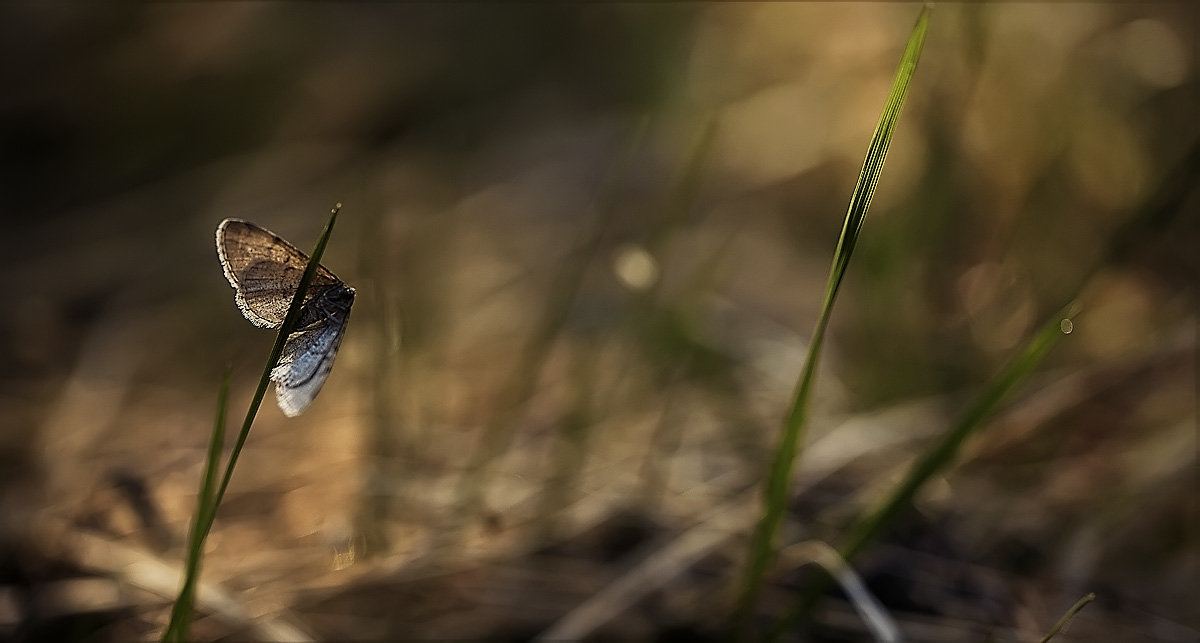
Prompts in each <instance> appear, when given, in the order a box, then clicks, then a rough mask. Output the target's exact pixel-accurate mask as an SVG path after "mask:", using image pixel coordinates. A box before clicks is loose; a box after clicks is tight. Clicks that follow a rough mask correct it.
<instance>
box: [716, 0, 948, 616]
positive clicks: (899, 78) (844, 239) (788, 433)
mask: <svg viewBox="0 0 1200 643" xmlns="http://www.w3.org/2000/svg"><path fill="white" fill-rule="evenodd" d="M928 23H929V7H928V6H925V7H923V8H922V9H921V14H920V15H919V16H918V17H917V22H916V24H915V25H914V26H913V29H912V32H911V34H910V35H909V38H908V44H907V46H906V47H905V50H904V54H903V56H902V57H901V59H900V66H899V69H898V70H897V71H896V76H895V80H894V81H893V83H892V89H891V92H890V93H889V94H888V99H887V103H886V104H885V105H884V108H883V113H882V114H881V115H880V117H879V122H878V124H877V125H876V127H875V134H874V136H872V138H871V144H870V147H869V148H868V150H867V155H866V159H865V160H864V162H863V166H862V170H861V172H860V173H859V177H858V183H857V184H856V185H855V187H854V192H853V194H852V195H851V198H850V204H849V206H848V208H847V211H846V217H845V220H844V222H843V224H842V232H841V235H840V237H839V238H838V243H837V248H836V249H835V251H834V255H833V265H832V267H831V269H830V272H829V281H828V283H827V285H826V287H825V297H824V301H823V302H822V305H821V313H820V316H819V317H818V318H817V323H816V326H815V327H814V329H813V333H812V338H811V340H810V342H809V345H808V354H807V356H806V357H805V360H804V367H803V370H802V372H801V374H800V379H799V382H798V383H797V386H796V390H795V393H794V395H793V397H792V403H791V406H790V408H789V410H788V413H787V416H786V418H785V420H784V426H783V435H782V437H781V439H780V443H779V445H778V447H777V448H776V449H775V454H774V458H773V460H772V462H771V466H770V469H769V470H768V474H767V479H766V483H765V486H764V494H763V495H764V503H765V507H764V510H763V514H762V517H761V519H760V520H759V523H758V527H757V528H756V530H755V533H754V536H753V538H752V542H751V548H750V556H749V561H748V563H747V565H746V571H745V574H744V576H743V581H742V588H741V594H740V598H739V602H738V606H737V631H738V636H739V638H743V639H744V638H746V637H747V636H749V634H750V630H749V628H750V620H751V617H752V615H753V613H754V609H755V606H756V604H757V602H758V596H759V593H760V592H761V590H762V584H763V580H764V577H765V575H766V571H767V568H768V567H769V566H770V563H771V560H772V558H773V557H774V541H775V535H776V534H777V533H778V531H779V526H780V524H781V523H782V522H783V516H784V513H785V510H786V507H787V500H788V490H789V489H790V487H791V478H792V470H793V469H794V467H795V463H796V460H797V459H798V457H799V451H800V446H801V444H802V443H803V436H804V428H805V420H806V418H807V415H808V402H809V397H810V395H811V392H812V388H813V383H814V381H815V380H816V372H817V365H818V363H819V361H820V357H821V347H822V346H823V344H824V340H825V332H826V329H827V328H828V326H829V318H830V316H831V314H832V311H833V303H834V300H835V299H836V298H837V293H838V289H839V288H840V287H841V283H842V278H843V277H844V276H845V274H846V269H847V267H848V266H849V264H850V257H851V255H852V253H853V252H854V246H855V244H856V243H857V241H858V236H859V233H860V231H861V230H862V226H863V223H864V222H865V221H866V216H867V211H868V209H869V208H870V205H871V200H872V198H873V197H874V194H875V188H876V186H877V185H878V184H879V177H880V174H881V172H882V170H883V163H884V160H885V158H886V157H887V151H888V147H889V145H890V144H891V140H892V135H893V133H894V131H895V128H896V122H897V120H898V119H899V117H900V110H901V108H902V107H903V105H904V99H905V97H906V96H907V94H908V86H909V83H910V81H911V80H912V76H913V73H914V72H915V71H916V66H917V61H918V60H919V59H920V56H921V49H922V47H923V45H924V43H925V33H926V30H927V28H928Z"/></svg>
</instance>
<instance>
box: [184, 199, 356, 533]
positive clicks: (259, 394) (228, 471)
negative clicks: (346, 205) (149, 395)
mask: <svg viewBox="0 0 1200 643" xmlns="http://www.w3.org/2000/svg"><path fill="white" fill-rule="evenodd" d="M341 211H342V204H341V203H338V204H337V205H335V206H334V207H333V210H332V211H331V212H330V213H329V221H328V222H327V223H326V224H325V229H324V230H322V231H321V237H320V238H319V239H317V245H316V246H314V247H313V251H312V254H310V255H309V256H308V265H307V266H305V267H304V275H303V276H301V277H300V286H299V287H298V288H296V294H295V295H293V296H292V303H291V306H290V307H289V308H288V312H287V316H285V317H284V318H283V325H282V326H280V327H279V334H278V335H276V337H275V345H274V346H273V347H271V354H270V355H269V356H267V363H266V366H264V367H263V372H262V377H260V378H259V380H258V388H257V389H255V390H254V398H253V399H251V400H250V408H248V409H246V418H245V420H243V421H242V429H241V431H239V432H238V437H237V441H236V442H234V444H233V450H232V451H230V453H229V464H228V465H226V466H225V475H224V476H222V478H221V486H220V487H219V488H218V489H217V495H216V498H215V499H214V500H215V502H214V503H213V508H214V511H213V515H211V516H209V519H208V526H209V527H211V526H212V520H213V518H215V517H216V511H215V509H216V507H217V506H219V505H220V504H221V499H222V498H224V497H225V490H226V489H227V488H228V487H229V480H230V478H232V477H233V467H234V465H236V464H237V461H238V456H239V455H240V454H241V452H242V447H243V446H244V445H245V444H246V438H247V437H248V436H249V435H250V425H251V424H253V423H254V418H255V416H257V415H258V408H259V407H260V406H261V405H262V401H263V396H264V395H266V393H267V385H268V384H270V383H271V369H272V368H274V367H275V363H276V362H278V361H279V356H280V355H282V354H283V344H284V342H286V341H287V338H288V335H291V334H292V330H294V329H295V328H296V321H297V320H298V319H299V318H300V308H301V306H300V304H301V303H303V302H304V294H305V293H306V292H308V286H309V284H311V283H312V280H313V276H314V275H316V274H317V266H320V265H321V255H323V254H325V244H327V243H328V242H329V235H330V234H332V233H333V224H334V223H336V222H337V216H338V213H339V212H341ZM204 533H205V534H207V533H208V529H207V528H206V529H205V532H204Z"/></svg>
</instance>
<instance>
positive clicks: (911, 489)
mask: <svg viewBox="0 0 1200 643" xmlns="http://www.w3.org/2000/svg"><path fill="white" fill-rule="evenodd" d="M1078 308H1079V307H1078V304H1076V303H1074V302H1072V303H1071V304H1068V305H1067V306H1066V307H1065V308H1063V309H1062V310H1060V311H1059V312H1058V314H1056V315H1054V316H1053V317H1051V318H1050V319H1049V320H1047V321H1046V322H1045V323H1044V324H1043V325H1042V327H1041V328H1040V329H1038V332H1037V333H1036V334H1034V336H1033V337H1032V338H1030V340H1029V342H1028V343H1026V344H1025V348H1024V349H1023V350H1022V351H1021V352H1020V353H1019V354H1018V355H1017V356H1016V357H1014V358H1013V359H1012V361H1010V362H1009V363H1008V364H1007V365H1006V366H1005V367H1004V368H1003V369H1002V370H1001V371H1000V372H999V373H998V374H996V376H995V377H993V378H992V380H991V382H990V383H989V384H988V386H987V388H986V389H984V391H983V393H981V394H980V395H979V397H978V398H976V399H975V401H974V402H973V403H972V404H971V406H969V407H967V410H966V411H965V412H964V413H963V414H962V416H960V417H959V418H958V421H956V422H955V423H954V424H953V425H952V426H951V428H950V430H949V431H947V432H946V433H945V435H943V436H942V438H941V439H940V440H939V441H938V442H937V444H935V445H933V447H931V448H930V449H929V450H927V451H925V453H924V454H923V455H922V456H921V458H920V459H919V460H917V462H916V463H915V464H914V465H913V466H912V468H911V469H909V472H908V474H907V475H906V476H905V477H904V480H903V481H902V482H901V483H900V485H899V486H897V487H896V488H895V489H894V490H893V491H892V493H891V495H890V496H888V498H887V499H885V500H884V501H883V502H882V503H881V504H880V505H879V506H878V507H877V508H876V509H875V510H874V511H872V512H871V513H869V514H868V515H867V516H866V517H865V518H862V519H861V520H859V521H858V523H857V524H856V525H855V526H854V527H852V528H851V531H850V537H849V538H848V539H847V540H846V542H845V544H843V545H842V547H841V549H840V550H839V551H840V553H841V555H842V558H843V559H844V560H845V561H846V562H847V563H850V562H852V561H853V560H854V558H855V557H856V556H858V554H860V553H861V552H862V551H863V549H864V548H866V546H867V545H869V544H870V543H871V542H873V541H874V540H875V539H876V538H877V537H878V536H879V534H880V533H882V532H883V530H884V529H885V528H886V527H887V526H888V525H889V524H891V522H892V521H893V520H894V519H895V518H896V516H897V515H898V514H899V513H900V512H901V511H902V510H903V509H904V508H905V507H907V506H908V505H909V503H911V502H912V499H913V497H914V496H916V493H917V491H919V490H920V489H921V487H922V486H924V485H925V483H926V482H928V481H929V479H930V478H932V477H933V476H934V475H935V474H936V473H938V472H939V471H942V470H943V469H945V468H946V467H948V466H949V465H950V464H951V463H952V462H953V461H954V457H955V456H956V455H957V454H958V449H959V447H961V446H962V444H963V442H965V441H966V439H967V438H968V437H970V436H971V435H972V434H974V433H975V431H976V430H977V429H979V428H980V427H982V426H983V424H984V420H986V419H987V418H988V416H990V415H991V414H992V412H993V411H994V410H996V407H998V406H999V405H1000V403H1001V402H1002V401H1003V400H1004V399H1005V398H1007V397H1008V396H1009V394H1011V393H1012V392H1013V391H1014V390H1015V389H1016V388H1017V386H1018V385H1019V384H1020V383H1021V382H1023V381H1025V379H1026V378H1028V377H1029V376H1030V375H1031V374H1032V373H1033V371H1034V369H1035V368H1036V367H1037V365H1038V364H1039V363H1040V362H1041V361H1042V358H1044V357H1045V356H1046V354H1047V353H1049V352H1050V349H1051V348H1053V347H1054V346H1055V345H1056V344H1057V343H1058V340H1059V339H1061V338H1062V336H1063V335H1066V334H1068V333H1070V332H1071V329H1072V328H1073V325H1074V322H1073V321H1072V320H1071V317H1072V316H1073V315H1075V314H1077V313H1078ZM829 580H830V579H829V578H828V577H824V579H823V581H820V582H816V583H814V584H813V585H811V586H810V587H809V588H808V590H807V591H805V593H804V594H803V595H802V596H801V598H800V599H799V600H798V602H797V604H796V606H795V607H794V608H793V609H792V610H791V611H790V612H789V613H788V615H787V616H786V617H785V618H784V619H783V620H782V621H781V622H780V623H779V624H778V626H777V627H776V629H775V634H776V635H779V634H782V633H783V632H785V631H787V630H788V629H790V628H791V627H792V626H793V625H794V624H795V623H796V622H797V621H799V620H800V619H801V618H803V617H804V616H806V615H807V614H808V613H809V612H810V611H811V610H812V608H813V606H815V605H816V602H817V599H818V598H820V596H821V594H822V593H823V592H824V591H825V589H827V588H828V587H829Z"/></svg>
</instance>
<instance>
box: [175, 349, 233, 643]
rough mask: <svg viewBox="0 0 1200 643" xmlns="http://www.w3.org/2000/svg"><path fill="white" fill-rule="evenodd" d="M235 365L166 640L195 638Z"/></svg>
mask: <svg viewBox="0 0 1200 643" xmlns="http://www.w3.org/2000/svg"><path fill="white" fill-rule="evenodd" d="M232 370H233V366H232V365H227V366H226V367H225V376H224V377H222V378H221V391H220V393H219V394H218V395H217V418H216V420H215V421H214V422H213V432H212V437H211V438H210V439H209V442H208V455H207V457H206V460H205V463H204V476H203V477H202V478H201V481H200V494H199V500H198V505H197V509H196V516H195V520H194V521H193V522H192V529H191V532H190V533H189V534H188V548H187V551H188V558H187V568H186V570H185V571H184V577H183V587H182V588H181V589H180V590H179V597H178V598H176V599H175V605H173V606H172V607H171V619H170V621H168V623H167V629H166V631H165V632H164V633H163V641H188V640H190V639H191V631H190V630H191V625H192V610H193V609H194V608H195V605H196V583H197V582H198V581H199V578H200V556H201V553H202V551H203V547H204V536H206V535H207V530H204V532H203V533H202V531H201V526H202V524H203V521H204V520H205V519H206V516H208V515H209V514H211V513H213V512H214V511H215V510H216V507H215V506H213V500H214V499H215V489H216V482H217V465H218V464H219V463H220V462H221V447H222V446H224V444H225V410H226V409H227V408H228V406H229V377H230V373H231V371H232Z"/></svg>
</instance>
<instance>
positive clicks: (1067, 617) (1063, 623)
mask: <svg viewBox="0 0 1200 643" xmlns="http://www.w3.org/2000/svg"><path fill="white" fill-rule="evenodd" d="M1094 600H1096V594H1095V593H1093V592H1088V593H1087V594H1086V595H1084V597H1083V598H1081V599H1079V600H1077V601H1075V604H1074V605H1072V606H1071V609H1068V610H1067V611H1066V613H1064V614H1063V615H1062V618H1060V619H1058V622H1057V623H1055V624H1054V627H1051V628H1050V631H1049V632H1046V635H1045V636H1043V637H1042V640H1041V643H1050V640H1051V639H1053V638H1054V637H1055V636H1058V633H1059V632H1061V631H1063V630H1064V629H1065V628H1066V627H1067V623H1070V622H1071V619H1073V618H1075V615H1076V614H1078V613H1079V610H1082V609H1083V608H1085V607H1087V605H1088V603H1091V602H1092V601H1094Z"/></svg>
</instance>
